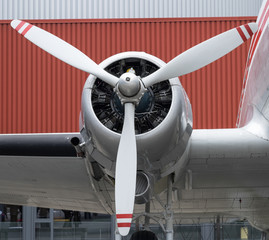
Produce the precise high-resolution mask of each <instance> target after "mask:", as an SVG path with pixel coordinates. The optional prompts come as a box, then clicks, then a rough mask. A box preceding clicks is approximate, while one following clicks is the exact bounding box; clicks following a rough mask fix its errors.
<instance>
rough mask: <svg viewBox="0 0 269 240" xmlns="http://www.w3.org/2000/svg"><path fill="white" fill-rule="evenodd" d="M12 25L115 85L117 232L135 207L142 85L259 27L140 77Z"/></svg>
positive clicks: (182, 69) (214, 54)
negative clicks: (118, 106) (120, 108)
mask: <svg viewBox="0 0 269 240" xmlns="http://www.w3.org/2000/svg"><path fill="white" fill-rule="evenodd" d="M11 26H12V27H13V28H14V29H15V30H17V31H18V32H19V33H20V34H22V35H23V36H24V37H25V38H27V39H28V40H30V41H31V42H33V43H34V44H35V45H37V46H39V47H40V48H42V49H43V50H45V51H47V52H48V53H50V54H52V55H53V56H55V57H57V58H59V59H60V60H62V61H64V62H66V63H68V64H70V65H71V66H74V67H76V68H78V69H81V70H83V71H86V72H88V73H91V74H93V75H95V76H96V77H98V78H99V79H101V80H103V81H104V82H106V83H108V84H109V85H111V86H112V87H114V88H115V91H116V93H117V95H118V97H119V98H120V100H121V102H122V104H123V105H124V123H123V129H122V134H121V138H120V143H119V148H118V154H117V162H116V175H115V176H116V186H115V199H116V216H117V223H118V228H119V232H120V234H121V235H123V236H126V235H127V234H128V233H129V230H130V226H131V221H132V214H133V209H134V198H135V187H136V172H137V149H136V138H135V127H134V114H135V106H136V104H138V103H139V101H140V99H141V97H142V96H143V94H144V92H145V87H150V86H152V85H153V84H155V83H158V82H161V81H164V80H166V79H170V78H173V77H178V76H182V75H184V74H187V73H190V72H193V71H196V70H197V69H199V68H201V67H203V66H206V65H207V64H209V63H211V62H213V61H215V60H217V59H219V58H220V57H222V56H224V55H225V54H227V53H229V52H230V51H232V50H233V49H235V48H236V47H238V46H239V45H241V44H242V43H243V42H244V41H246V40H247V39H248V38H250V37H251V36H252V35H253V34H254V33H255V32H256V31H257V29H258V25H257V24H256V23H249V24H246V25H242V26H240V27H237V28H234V29H231V30H229V31H226V32H224V33H222V34H219V35H217V36H215V37H213V38H210V39H209V40H207V41H204V42H202V43H200V44H198V45H196V46H194V47H192V48H191V49H189V50H187V51H185V52H183V53H182V54H180V55H178V56H177V57H175V58H174V59H172V60H171V61H170V62H169V63H167V64H166V65H165V66H163V67H161V68H160V69H159V70H157V71H156V72H154V73H153V74H151V75H149V76H147V77H145V78H143V79H140V78H139V77H138V76H136V75H135V74H134V73H125V74H123V75H122V76H121V77H120V79H118V78H117V77H115V76H113V75H112V74H110V73H108V72H106V71H105V70H104V69H102V68H101V67H100V66H99V65H97V64H96V63H95V62H94V61H92V60H91V59H90V58H89V57H87V56H86V55H85V54H84V53H82V52H81V51H80V50H78V49H76V48H75V47H73V46H72V45H70V44H69V43H67V42H65V41H63V40H62V39H60V38H58V37H56V36H54V35H53V34H51V33H49V32H47V31H45V30H42V29H40V28H38V27H36V26H33V25H31V24H29V23H26V22H23V21H20V20H13V21H12V22H11Z"/></svg>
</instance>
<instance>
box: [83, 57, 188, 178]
mask: <svg viewBox="0 0 269 240" xmlns="http://www.w3.org/2000/svg"><path fill="white" fill-rule="evenodd" d="M164 64H165V63H164V62H163V61H161V60H160V59H158V58H156V57H154V56H152V55H149V54H146V53H144V52H125V53H120V54H117V55H114V56H112V57H110V58H108V59H106V60H105V61H103V62H102V63H101V64H100V66H101V67H102V68H104V69H105V70H106V71H108V72H110V73H111V74H113V75H115V76H117V77H119V76H120V75H122V74H123V73H125V72H127V71H133V72H134V73H135V74H136V75H138V76H141V77H145V76H147V75H149V74H151V73H152V72H154V71H156V70H157V69H159V68H160V67H161V66H163V65H164ZM122 124H123V107H122V105H121V102H120V99H119V98H118V96H117V95H116V94H115V92H114V90H113V89H112V87H111V86H109V85H108V84H106V83H104V82H103V81H101V80H100V79H98V78H96V77H95V76H93V75H90V76H89V77H88V79H87V81H86V83H85V86H84V89H83V94H82V118H81V129H82V134H83V137H84V140H85V143H86V146H87V151H88V154H89V155H90V156H91V157H92V158H93V159H94V160H95V161H97V162H98V163H99V164H100V165H101V166H103V167H104V168H105V169H106V170H107V172H108V173H109V174H110V175H112V176H113V175H114V169H115V161H116V155H117V149H118V145H119V140H120V133H121V130H122ZM135 130H136V141H137V153H138V159H137V162H138V167H137V169H138V170H142V171H144V172H146V173H153V172H160V174H163V175H166V174H169V173H170V172H171V171H172V170H171V169H172V168H173V166H174V165H175V164H176V162H177V161H178V160H179V159H180V157H181V156H182V155H183V154H184V152H185V150H186V147H187V144H188V140H189V137H190V134H191V130H192V112H191V106H190V103H189V100H188V97H187V95H186V93H185V91H184V89H183V87H182V86H181V84H180V82H179V80H178V78H173V79H169V80H167V81H164V82H161V83H158V84H155V85H153V86H152V87H149V88H148V89H147V92H146V93H145V94H144V95H143V97H142V99H141V100H140V103H139V104H138V106H136V112H135Z"/></svg>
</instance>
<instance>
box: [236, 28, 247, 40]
mask: <svg viewBox="0 0 269 240" xmlns="http://www.w3.org/2000/svg"><path fill="white" fill-rule="evenodd" d="M236 30H237V32H238V33H239V35H240V36H241V38H242V40H243V42H245V41H247V38H246V36H245V34H244V32H243V31H242V29H241V27H237V28H236Z"/></svg>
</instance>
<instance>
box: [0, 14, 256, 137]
mask: <svg viewBox="0 0 269 240" xmlns="http://www.w3.org/2000/svg"><path fill="white" fill-rule="evenodd" d="M253 20H254V18H233V19H227V18H222V19H216V18H213V19H137V20H111V21H107V20H91V21H86V20H85V21H83V20H76V21H72V20H65V21H64V20H62V21H44V20H43V21H32V23H33V24H36V25H37V26H39V27H41V28H44V29H46V30H48V31H49V32H52V33H53V34H56V35H57V36H59V37H61V38H63V39H64V40H66V41H67V42H69V43H71V44H73V45H74V46H76V47H78V48H79V49H80V50H82V51H83V52H84V53H86V54H87V55H88V56H90V57H91V58H92V59H93V60H94V61H96V62H97V63H99V62H101V61H102V60H104V59H105V58H107V57H109V56H110V55H112V54H116V53H119V52H123V51H145V52H147V53H150V54H153V55H155V56H157V57H159V58H161V59H163V60H164V61H169V60H170V59H172V58H173V57H175V56H176V55H177V54H179V53H181V52H183V51H184V50H186V49H188V48H190V47H191V46H193V45H195V44H197V43H199V42H201V41H202V40H206V39H207V38H209V37H212V36H214V35H216V34H218V33H220V32H223V31H225V30H227V29H230V28H233V27H235V26H238V25H241V24H244V23H246V22H249V21H253ZM0 33H1V34H0V52H1V55H0V113H1V118H0V133H20V132H68V131H78V130H79V129H78V118H79V112H80V96H81V91H82V87H83V84H84V81H85V79H86V77H87V74H86V73H84V72H82V71H80V70H77V69H75V68H73V67H70V66H68V65H67V64H65V63H62V62H61V61H59V60H57V59H56V58H54V57H52V56H51V55H49V54H47V53H46V52H44V51H42V50H40V49H39V48H38V47H36V46H35V45H33V44H32V43H30V42H29V41H28V40H26V39H25V38H23V37H22V36H21V35H19V34H18V33H17V32H16V31H14V30H13V29H12V28H11V27H10V26H9V22H8V21H2V22H1V21H0ZM248 45H249V42H247V43H246V44H244V45H242V46H241V47H239V48H238V49H237V50H235V51H233V52H232V53H230V54H229V55H227V56H226V57H224V58H222V59H221V60H218V61H216V62H215V63H213V64H211V65H209V66H207V67H205V68H203V69H201V70H199V71H196V72H195V73H192V74H188V75H186V76H184V77H182V83H183V85H184V87H185V89H186V91H187V93H188V95H189V97H190V100H191V103H192V106H193V114H194V127H195V128H226V127H235V123H236V116H237V109H238V104H239V98H240V93H241V85H242V79H243V72H244V66H245V62H246V56H247V48H248Z"/></svg>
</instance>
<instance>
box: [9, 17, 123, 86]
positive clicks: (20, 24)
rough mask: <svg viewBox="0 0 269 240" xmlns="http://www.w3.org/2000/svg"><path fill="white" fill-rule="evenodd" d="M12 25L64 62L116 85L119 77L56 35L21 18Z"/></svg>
mask: <svg viewBox="0 0 269 240" xmlns="http://www.w3.org/2000/svg"><path fill="white" fill-rule="evenodd" d="M11 26H12V27H13V28H14V29H15V30H17V31H18V32H19V33H20V34H22V35H23V36H24V37H25V38H27V39H28V40H29V41H31V42H32V43H34V44H35V45H37V46H38V47H40V48H42V49H43V50H45V51H46V52H48V53H50V54H51V55H53V56H54V57H56V58H58V59H60V60H62V61H63V62H65V63H67V64H69V65H71V66H73V67H76V68H78V69H80V70H83V71H85V72H88V73H91V74H93V75H95V76H96V77H98V78H100V79H102V80H103V81H105V82H106V83H108V84H109V85H111V86H112V87H115V86H116V84H117V82H118V78H117V77H115V76H113V75H112V74H109V73H108V72H107V71H105V70H104V69H103V68H101V67H100V66H99V65H97V64H96V63H95V62H94V61H92V60H91V59H90V58H89V57H88V56H86V55H85V54H84V53H82V52H81V51H80V50H78V49H77V48H75V47H73V46H72V45H70V44H69V43H67V42H65V41H64V40H62V39H60V38H58V37H56V36H55V35H53V34H51V33H49V32H47V31H45V30H43V29H41V28H39V27H36V26H33V25H32V24H29V23H26V22H24V21H20V20H13V21H12V22H11Z"/></svg>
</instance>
